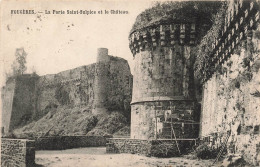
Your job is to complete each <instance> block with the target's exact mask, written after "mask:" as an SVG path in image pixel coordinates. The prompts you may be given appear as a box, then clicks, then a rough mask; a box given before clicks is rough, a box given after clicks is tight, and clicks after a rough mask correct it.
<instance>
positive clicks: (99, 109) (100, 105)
mask: <svg viewBox="0 0 260 167" xmlns="http://www.w3.org/2000/svg"><path fill="white" fill-rule="evenodd" d="M97 53H98V54H97V63H96V68H95V81H94V104H93V110H92V113H93V114H105V113H106V111H107V109H106V105H107V98H108V93H107V92H108V88H107V85H108V84H107V83H108V81H109V79H108V70H109V69H108V62H109V60H110V57H109V55H108V49H106V48H99V49H98V51H97Z"/></svg>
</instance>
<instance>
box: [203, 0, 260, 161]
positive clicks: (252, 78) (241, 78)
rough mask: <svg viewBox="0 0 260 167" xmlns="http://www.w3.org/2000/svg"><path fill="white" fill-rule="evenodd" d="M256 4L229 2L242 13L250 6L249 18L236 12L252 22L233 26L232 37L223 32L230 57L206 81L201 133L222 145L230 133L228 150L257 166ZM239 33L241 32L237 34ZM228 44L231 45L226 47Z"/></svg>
mask: <svg viewBox="0 0 260 167" xmlns="http://www.w3.org/2000/svg"><path fill="white" fill-rule="evenodd" d="M254 5H256V4H255V3H254V2H252V3H250V4H249V3H248V4H246V3H243V4H242V1H241V4H234V2H230V4H229V10H228V11H234V10H237V12H234V13H239V12H242V11H243V12H244V10H245V11H246V10H247V12H248V15H245V18H243V16H241V15H236V16H239V17H241V18H242V19H239V20H240V21H241V20H242V21H243V19H244V20H245V21H247V20H250V23H244V24H243V25H244V26H245V29H243V30H241V29H240V30H239V29H233V31H234V33H232V35H231V34H230V36H231V39H230V38H229V37H225V36H222V38H223V39H224V40H223V39H221V40H219V41H229V40H230V42H228V43H227V46H226V47H223V48H222V49H223V50H224V51H222V53H226V54H225V57H226V58H225V57H224V58H223V61H222V60H221V61H222V62H221V63H219V67H218V68H217V69H215V70H214V72H213V74H212V76H211V77H209V78H208V80H206V81H205V82H204V84H203V99H202V114H201V130H200V136H201V138H207V137H209V138H211V140H210V144H211V145H212V146H214V147H220V146H221V145H222V143H223V142H224V141H225V139H226V137H227V136H229V135H228V134H229V133H230V137H229V138H228V142H227V150H228V153H235V154H240V155H242V156H243V158H244V159H245V160H246V161H247V162H249V163H251V164H252V165H255V166H257V165H259V163H260V159H259V150H260V131H259V126H260V108H259V106H260V98H259V97H260V95H259V91H260V78H259V76H260V71H259V68H260V57H259V46H260V41H259V39H260V38H259V32H260V26H259V25H258V24H257V21H258V19H257V18H258V17H259V16H257V15H254V14H252V13H254V8H253V7H255V6H254ZM241 6H242V7H241ZM234 8H237V9H234ZM238 9H239V10H238ZM258 14H259V12H258ZM231 15H232V12H231V14H227V15H226V16H227V18H226V22H225V23H226V24H228V22H229V24H230V23H231V24H232V22H231V21H232V20H231V19H233V16H231ZM234 15H235V14H234ZM249 16H250V17H249ZM246 17H249V18H246ZM235 19H237V18H235V16H234V20H235ZM230 20H231V21H230ZM242 23H243V22H242ZM238 24H239V23H238ZM240 24H241V22H240ZM230 27H232V25H231V26H230ZM228 28H229V27H228ZM237 34H240V36H238V37H236V36H237ZM238 38H240V40H238ZM232 39H233V42H232ZM223 46H224V43H223ZM225 48H229V49H226V50H227V51H225ZM231 48H232V50H233V51H231ZM217 56H218V55H217ZM218 57H219V56H218ZM211 68H213V69H214V67H211ZM209 76H210V75H209Z"/></svg>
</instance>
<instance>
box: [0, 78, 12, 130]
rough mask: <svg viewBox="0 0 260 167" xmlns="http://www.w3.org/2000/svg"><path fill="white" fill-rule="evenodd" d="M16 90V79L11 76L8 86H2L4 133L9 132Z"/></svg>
mask: <svg viewBox="0 0 260 167" xmlns="http://www.w3.org/2000/svg"><path fill="white" fill-rule="evenodd" d="M14 91H15V79H14V78H9V79H8V80H7V82H6V86H4V87H3V88H2V92H1V93H2V94H1V96H2V118H4V119H2V125H1V126H2V133H8V132H9V126H10V121H11V115H12V108H13V98H14Z"/></svg>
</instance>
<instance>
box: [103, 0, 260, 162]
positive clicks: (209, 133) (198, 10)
mask: <svg viewBox="0 0 260 167" xmlns="http://www.w3.org/2000/svg"><path fill="white" fill-rule="evenodd" d="M259 34H260V26H259V2H255V1H243V0H242V1H233V0H232V1H227V2H225V1H223V2H168V3H162V4H160V5H157V6H155V7H153V8H150V9H147V10H146V11H144V12H142V13H141V14H140V15H139V16H138V17H137V19H136V22H135V24H134V26H133V29H132V31H131V33H130V36H129V41H130V49H131V51H132V53H133V56H134V61H135V67H134V70H133V71H134V74H133V76H134V77H133V97H132V103H131V116H132V120H131V121H132V122H131V138H132V139H120V140H117V139H111V140H109V143H108V144H107V151H108V152H131V153H133V152H134V153H143V152H144V154H147V152H150V151H152V144H150V143H149V142H150V141H152V140H154V139H155V141H157V142H160V143H163V142H164V141H166V140H167V139H162V138H167V137H169V136H165V134H168V135H169V134H170V137H171V138H172V139H173V140H172V145H175V144H176V145H177V146H178V143H179V141H181V140H185V138H186V139H187V138H192V137H197V136H198V131H196V128H195V130H193V128H194V125H196V123H197V121H198V120H199V119H198V117H200V128H199V129H200V133H199V137H200V139H201V140H202V141H206V143H209V145H210V146H212V147H215V148H217V149H218V150H225V148H226V149H227V152H228V154H229V155H232V154H236V156H238V155H240V156H241V157H242V158H244V160H246V161H247V162H248V163H250V164H252V165H254V166H258V165H259V164H260V159H259V150H260V147H259V146H260V143H259V142H260V137H259V135H260V133H259V126H260V124H259V123H260V121H259V120H260V109H259V106H260V99H259V97H260V93H259V92H260V80H259V76H260V72H259V68H260V57H259V46H260V43H259V39H260V36H259ZM196 106H198V107H197V108H198V111H200V109H199V108H200V106H201V114H200V112H196ZM169 122H170V123H171V124H172V128H171V131H172V132H171V131H167V130H166V129H167V125H166V124H167V123H169ZM173 123H174V124H173ZM168 126H169V125H168ZM173 132H175V133H174V134H173ZM192 132H194V133H192ZM173 135H174V136H173ZM175 137H176V138H177V140H176V139H175V140H174V138H175ZM178 138H179V139H178ZM125 143H129V144H128V145H127V146H125V145H126V144H125ZM166 145H167V144H166ZM172 145H170V146H169V147H168V148H171V147H172ZM165 147H166V146H165ZM163 148H164V147H163ZM176 149H178V148H175V150H176ZM147 150H148V151H147ZM220 153H221V152H220ZM222 153H223V152H222ZM174 155H175V154H174Z"/></svg>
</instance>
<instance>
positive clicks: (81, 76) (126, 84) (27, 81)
mask: <svg viewBox="0 0 260 167" xmlns="http://www.w3.org/2000/svg"><path fill="white" fill-rule="evenodd" d="M131 91H132V75H131V72H130V68H129V65H128V63H127V61H126V60H124V59H122V58H119V57H114V56H110V55H108V49H106V48H100V49H98V56H97V63H95V64H90V65H87V66H81V67H78V68H75V69H71V70H67V71H62V72H60V73H58V74H50V75H44V76H37V75H31V74H30V75H22V76H18V77H13V78H9V79H8V80H7V82H6V86H5V87H3V88H2V99H3V112H2V114H3V115H2V118H3V121H2V127H3V132H4V133H5V134H7V133H8V132H12V130H13V129H15V128H17V127H21V126H23V125H24V124H25V123H29V122H30V121H32V120H35V119H36V120H37V119H39V118H41V117H42V116H44V115H45V114H46V113H48V111H49V110H55V109H56V108H57V107H58V106H69V107H79V108H81V109H82V110H86V111H88V112H92V113H94V114H105V113H106V111H115V110H116V111H122V112H125V113H124V114H126V115H127V112H128V113H129V112H130V101H131V94H132V92H131ZM128 115H129V114H128Z"/></svg>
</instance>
